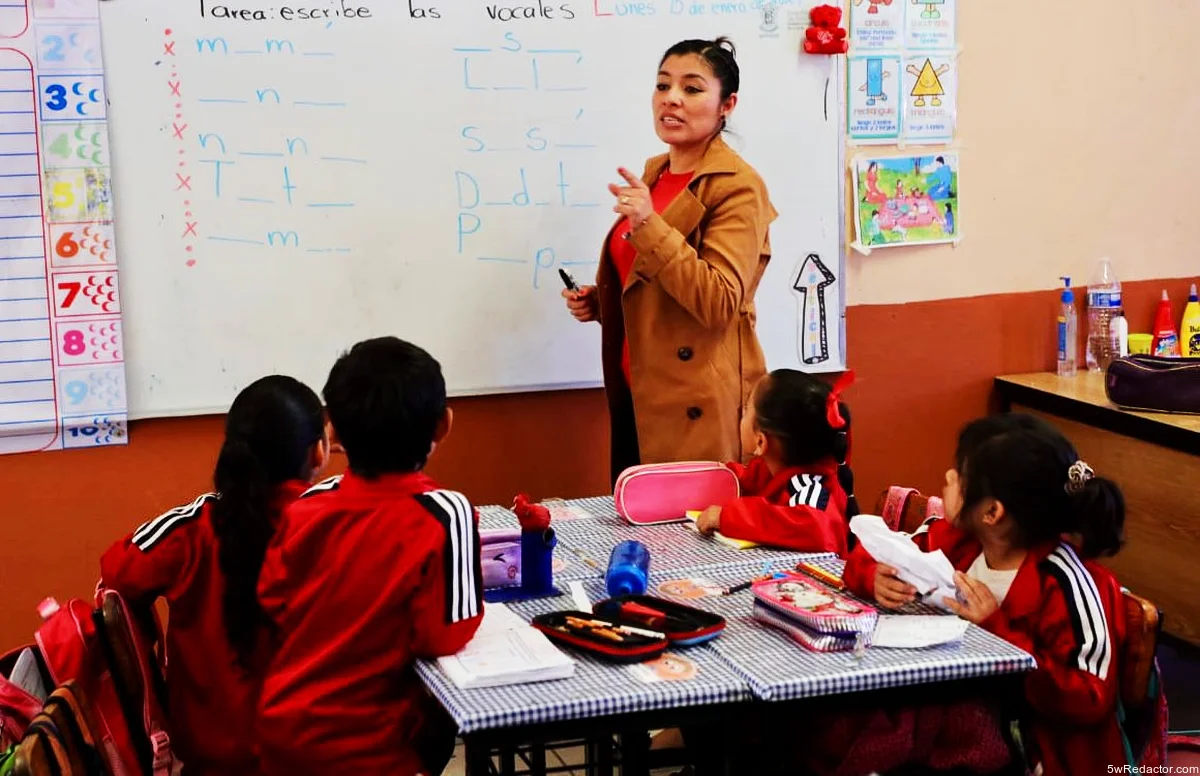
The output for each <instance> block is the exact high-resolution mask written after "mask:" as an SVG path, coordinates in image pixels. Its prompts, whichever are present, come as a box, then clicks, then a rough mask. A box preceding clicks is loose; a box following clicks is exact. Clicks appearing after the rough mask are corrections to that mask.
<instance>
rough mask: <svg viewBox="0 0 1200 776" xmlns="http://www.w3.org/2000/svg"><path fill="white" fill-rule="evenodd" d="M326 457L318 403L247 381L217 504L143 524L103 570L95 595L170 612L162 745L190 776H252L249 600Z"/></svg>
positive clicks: (258, 643)
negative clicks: (167, 736) (294, 505)
mask: <svg viewBox="0 0 1200 776" xmlns="http://www.w3.org/2000/svg"><path fill="white" fill-rule="evenodd" d="M328 456H329V439H328V436H327V434H326V429H325V414H324V410H323V408H322V406H321V401H320V399H319V398H318V397H317V395H316V394H315V393H314V392H313V391H312V390H311V389H310V388H308V387H307V386H305V385H304V384H302V383H300V382H298V381H296V380H294V379H292V378H290V377H285V376H282V375H272V376H269V377H264V378H262V379H260V380H257V381H256V382H254V383H251V384H250V385H249V386H247V387H246V389H245V390H243V391H242V392H241V393H240V394H238V396H237V398H236V399H234V401H233V404H232V406H230V408H229V414H228V416H227V418H226V422H225V441H224V444H223V445H222V446H221V452H220V454H219V455H218V456H217V463H216V468H215V471H214V473H213V485H214V487H215V491H216V492H215V493H205V494H203V495H201V496H198V497H197V498H196V499H195V500H194V501H192V502H191V503H189V504H185V505H183V506H179V507H175V508H174V509H171V510H168V511H167V512H164V513H163V514H161V515H159V516H158V517H156V518H154V519H153V520H150V521H148V522H146V523H144V524H142V525H141V526H140V527H139V528H138V529H137V530H135V531H133V532H132V533H131V534H129V535H128V536H126V537H125V538H124V539H122V540H120V541H118V542H117V543H116V544H114V545H113V546H112V547H110V548H109V550H108V551H107V552H106V553H105V554H104V556H103V557H102V558H101V561H100V567H101V577H102V581H101V584H102V585H103V586H105V587H108V588H111V589H113V590H116V591H117V592H118V593H120V594H121V595H122V596H123V597H124V598H125V599H126V600H127V601H129V602H130V604H131V605H135V606H137V605H141V606H150V605H153V603H154V602H155V601H156V600H157V599H158V598H164V599H166V601H167V604H168V606H169V607H170V623H169V629H168V632H167V645H166V646H167V657H168V675H167V691H168V696H169V708H170V715H171V738H172V744H173V745H175V746H176V747H177V749H178V751H179V755H180V758H181V759H182V760H183V761H184V762H185V763H186V767H187V773H188V774H189V776H197V775H199V776H204V775H205V774H213V775H214V776H215V775H216V774H222V775H223V776H251V775H252V774H256V773H257V772H258V765H257V758H256V756H255V754H254V738H253V730H254V712H255V698H256V696H257V692H258V686H259V684H260V682H261V675H262V672H263V670H264V668H265V666H264V665H263V663H264V659H265V655H264V649H266V643H265V642H266V638H267V634H266V629H265V619H264V617H263V613H262V611H261V609H260V608H259V604H258V598H257V595H256V592H255V588H256V585H257V583H258V576H259V571H260V569H261V568H262V564H263V557H264V555H265V553H266V550H267V545H268V543H269V542H270V541H271V538H272V536H273V534H274V532H275V526H276V523H277V520H278V518H279V515H280V513H281V512H282V511H283V508H284V507H286V506H287V505H288V504H289V503H291V502H292V501H293V500H295V499H296V498H297V497H299V496H300V494H301V493H303V492H304V491H305V490H306V489H307V488H308V487H309V485H310V483H311V481H312V479H313V477H314V476H315V475H316V474H317V473H318V472H319V471H320V470H321V469H322V468H324V466H325V463H326V461H327V460H328Z"/></svg>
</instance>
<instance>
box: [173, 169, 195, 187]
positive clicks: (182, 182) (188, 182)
mask: <svg viewBox="0 0 1200 776" xmlns="http://www.w3.org/2000/svg"><path fill="white" fill-rule="evenodd" d="M175 180H176V181H178V182H177V183H176V184H175V190H176V191H179V190H180V189H187V190H188V191H191V190H192V176H190V175H180V174H179V173H175Z"/></svg>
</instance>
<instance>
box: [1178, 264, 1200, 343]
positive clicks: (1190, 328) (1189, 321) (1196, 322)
mask: <svg viewBox="0 0 1200 776" xmlns="http://www.w3.org/2000/svg"><path fill="white" fill-rule="evenodd" d="M1179 339H1180V349H1181V350H1182V351H1183V355H1185V356H1187V357H1188V358H1200V301H1197V299H1196V284H1195V283H1192V291H1191V293H1189V294H1188V303H1187V307H1185V308H1183V321H1182V322H1181V323H1180V324H1179Z"/></svg>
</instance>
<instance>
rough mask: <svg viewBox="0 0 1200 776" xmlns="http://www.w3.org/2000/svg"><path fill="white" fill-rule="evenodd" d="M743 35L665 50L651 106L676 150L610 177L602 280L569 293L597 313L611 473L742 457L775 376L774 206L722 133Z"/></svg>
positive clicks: (590, 317) (583, 313)
mask: <svg viewBox="0 0 1200 776" xmlns="http://www.w3.org/2000/svg"><path fill="white" fill-rule="evenodd" d="M739 80H740V76H739V72H738V65H737V61H736V59H735V53H734V48H733V44H732V43H730V42H729V40H727V39H725V38H718V39H717V40H711V41H710V40H685V41H681V42H680V43H677V44H675V45H674V46H672V47H671V48H670V49H668V50H667V52H666V54H664V55H663V57H662V60H661V62H660V63H659V69H658V80H657V83H656V85H655V91H654V97H653V100H652V107H653V113H654V130H655V132H656V133H657V134H658V137H659V138H660V139H661V140H662V141H663V142H664V143H666V144H667V145H668V147H669V150H668V152H667V153H665V154H663V155H661V156H656V157H654V158H652V159H650V160H649V161H647V162H646V166H645V171H644V172H643V174H642V177H641V178H640V179H639V178H638V177H637V176H636V175H634V174H633V173H631V172H629V171H628V170H626V169H625V168H620V169H619V170H618V173H619V174H620V176H621V177H622V178H623V179H624V185H618V184H610V185H609V190H610V191H611V193H612V195H613V197H614V201H615V204H614V207H613V210H614V211H616V212H617V213H618V214H619V215H620V219H619V220H618V221H617V223H616V225H615V226H614V227H613V229H612V230H611V231H610V232H609V234H608V237H607V239H606V240H605V241H604V246H603V249H602V251H601V255H600V268H599V270H598V271H597V273H596V285H595V286H585V287H583V288H581V289H580V290H579V291H578V292H572V291H566V292H564V294H563V295H564V296H565V297H566V298H567V307H568V309H569V310H570V311H571V314H572V315H574V316H575V318H576V319H578V320H580V321H599V322H600V326H601V332H602V334H601V342H602V354H603V363H604V387H605V391H606V393H607V395H608V406H609V415H610V419H611V427H612V477H613V480H614V481H615V480H616V478H617V475H618V474H620V472H621V471H623V470H624V469H625V468H627V467H629V466H632V465H635V464H637V463H658V462H662V461H681V460H713V461H740V460H742V459H743V458H744V456H745V454H746V453H748V452H749V444H748V443H749V439H748V438H747V439H744V438H743V435H742V433H741V421H742V417H743V415H744V413H745V410H746V407H747V405H748V403H749V402H750V397H751V394H752V391H753V388H754V384H755V382H757V381H758V379H759V378H761V377H762V376H763V375H764V374H766V363H765V360H764V358H763V353H762V348H761V347H760V345H759V343H758V337H757V335H756V334H755V331H754V322H755V309H754V292H755V291H756V289H757V288H758V283H759V280H761V279H762V275H763V271H764V270H765V269H766V266H767V262H768V261H769V260H770V254H771V249H770V243H769V240H768V230H769V227H770V224H771V222H772V221H773V220H774V219H775V216H776V212H775V208H774V207H772V205H771V202H770V198H769V197H768V195H767V187H766V185H765V184H764V183H763V181H762V178H760V177H759V175H758V173H757V172H755V170H754V168H753V167H751V166H750V165H749V164H747V163H746V162H745V161H743V160H742V158H741V157H740V156H738V155H737V153H735V152H734V151H733V149H731V148H730V147H729V146H728V145H726V144H725V142H724V141H723V140H722V139H721V137H720V135H721V132H722V131H724V129H725V125H726V122H727V121H728V119H729V115H730V114H731V113H732V112H733V109H734V107H735V106H736V105H737V93H738V86H739Z"/></svg>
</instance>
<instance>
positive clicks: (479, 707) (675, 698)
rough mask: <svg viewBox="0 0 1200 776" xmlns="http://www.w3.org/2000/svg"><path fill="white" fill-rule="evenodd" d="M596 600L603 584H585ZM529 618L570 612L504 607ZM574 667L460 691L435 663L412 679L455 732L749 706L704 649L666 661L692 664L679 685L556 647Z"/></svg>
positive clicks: (425, 664)
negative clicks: (555, 675) (545, 677)
mask: <svg viewBox="0 0 1200 776" xmlns="http://www.w3.org/2000/svg"><path fill="white" fill-rule="evenodd" d="M588 587H589V588H590V590H591V591H592V592H595V593H596V595H595V597H594V598H593V600H597V599H598V598H599V597H600V596H601V594H602V591H603V583H601V582H599V581H596V582H593V583H588ZM508 606H509V608H510V609H512V610H513V611H514V612H516V613H517V614H520V615H521V616H522V617H524V618H526V619H532V618H533V617H535V616H536V615H538V614H546V613H549V612H556V611H561V610H564V609H573V608H574V605H573V604H572V602H571V598H570V597H569V596H561V597H558V598H542V599H537V600H533V601H523V602H520V603H513V604H509V605H508ZM561 649H563V651H564V652H566V653H567V654H569V655H570V656H571V657H572V658H574V659H575V661H576V666H575V675H574V676H571V677H569V678H567V679H556V680H553V681H548V682H536V683H533V684H514V685H508V686H505V687H489V688H479V689H473V690H461V689H459V688H458V687H457V686H455V685H454V683H453V682H451V681H450V680H449V679H447V678H446V676H445V674H443V673H442V671H441V669H439V668H438V667H437V663H436V662H434V661H422V662H419V663H417V674H418V675H419V676H420V677H421V680H422V681H423V682H424V683H425V686H426V687H428V688H429V690H430V691H431V692H433V694H434V695H435V696H436V697H437V699H438V700H439V701H440V702H441V704H442V706H444V707H445V708H446V710H447V711H448V712H449V713H450V716H451V717H453V718H454V721H455V722H456V723H458V727H459V731H460V732H461V733H472V732H474V731H477V730H488V729H492V728H502V727H513V726H516V725H532V724H538V723H544V722H560V721H564V720H573V719H585V718H588V717H601V716H609V715H613V714H629V713H634V712H642V711H653V710H658V709H669V708H682V707H687V706H705V705H713V704H721V703H733V702H737V701H749V700H750V699H751V697H752V696H751V695H750V688H749V687H748V686H747V685H746V682H745V680H743V679H742V678H741V677H739V676H738V675H737V674H736V673H735V672H734V669H733V668H732V667H731V666H730V665H728V664H727V663H726V662H725V661H724V660H722V659H721V658H720V657H719V656H718V655H717V653H716V652H714V651H713V650H712V649H711V648H710V647H706V646H703V645H701V646H697V647H691V648H683V649H673V650H671V651H670V652H668V653H667V654H668V655H672V656H674V657H675V658H676V659H677V660H678V659H682V660H684V661H687V662H688V663H690V664H691V665H690V666H689V668H688V670H692V669H694V671H695V676H693V677H692V678H690V679H687V680H682V681H655V682H647V681H645V680H644V679H643V678H642V673H643V672H647V673H649V672H648V671H647V668H646V666H645V665H643V664H635V665H632V666H631V665H621V664H616V663H609V662H605V661H603V660H601V659H599V658H597V657H593V656H591V655H589V654H586V653H584V652H580V651H578V650H574V649H572V648H570V647H561Z"/></svg>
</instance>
